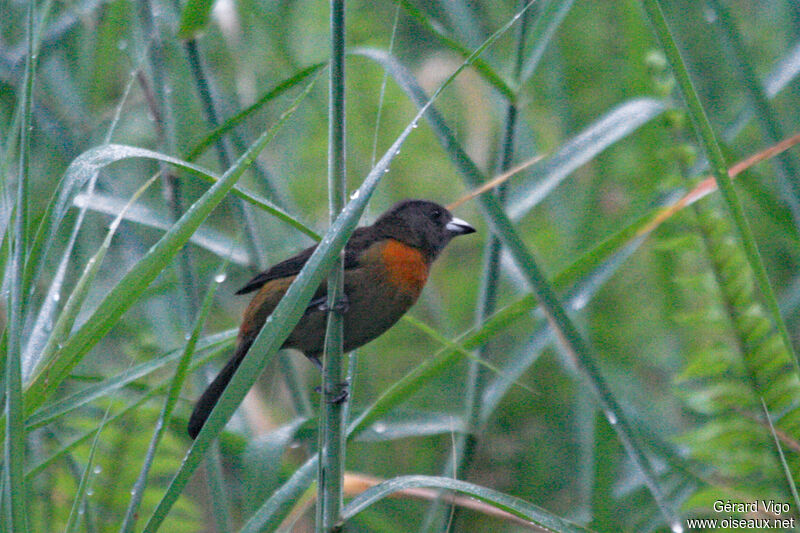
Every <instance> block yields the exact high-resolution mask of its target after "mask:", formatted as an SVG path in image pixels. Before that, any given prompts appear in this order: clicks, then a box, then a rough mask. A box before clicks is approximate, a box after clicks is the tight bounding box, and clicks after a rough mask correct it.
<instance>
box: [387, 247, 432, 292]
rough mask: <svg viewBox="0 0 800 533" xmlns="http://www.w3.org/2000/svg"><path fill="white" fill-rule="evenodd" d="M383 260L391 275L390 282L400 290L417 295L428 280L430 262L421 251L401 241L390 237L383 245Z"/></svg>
mask: <svg viewBox="0 0 800 533" xmlns="http://www.w3.org/2000/svg"><path fill="white" fill-rule="evenodd" d="M380 254H381V260H382V262H383V264H384V266H385V268H386V271H387V273H388V275H389V282H390V283H392V284H393V285H395V286H396V287H397V288H398V289H399V290H402V291H406V292H409V293H416V294H417V295H418V294H419V293H420V292H421V291H422V288H423V287H424V286H425V282H426V281H427V280H428V269H429V266H428V262H427V261H426V260H425V256H424V255H423V253H422V252H421V251H419V250H418V249H416V248H413V247H411V246H408V245H407V244H403V243H402V242H400V241H397V240H394V239H389V240H388V241H387V242H386V244H384V245H383V247H382V249H381V251H380Z"/></svg>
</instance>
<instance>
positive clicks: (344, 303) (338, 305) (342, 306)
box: [317, 294, 350, 314]
mask: <svg viewBox="0 0 800 533" xmlns="http://www.w3.org/2000/svg"><path fill="white" fill-rule="evenodd" d="M320 300H321V301H320V303H318V304H317V309H319V310H320V311H324V312H326V313H327V312H328V311H334V312H336V313H339V314H344V313H346V312H347V311H348V309H350V300H348V299H347V295H346V294H342V295H341V296H340V297H339V299H338V300H336V301H335V302H334V303H333V305H332V306H331V305H328V300H327V298H324V299H323V298H320Z"/></svg>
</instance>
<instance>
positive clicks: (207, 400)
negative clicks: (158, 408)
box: [188, 341, 252, 439]
mask: <svg viewBox="0 0 800 533" xmlns="http://www.w3.org/2000/svg"><path fill="white" fill-rule="evenodd" d="M251 344H252V341H250V342H246V341H242V342H240V343H239V345H238V346H237V347H236V351H235V352H234V353H233V357H231V358H230V359H229V360H228V362H227V363H225V366H224V367H223V368H222V370H220V372H219V374H217V377H215V378H214V381H212V382H211V384H210V385H209V386H208V388H207V389H206V390H205V392H203V395H202V396H200V399H199V400H197V404H196V405H195V406H194V411H192V416H191V417H190V418H189V428H188V429H189V436H190V437H192V438H193V439H194V438H197V434H198V433H200V430H201V429H203V425H204V424H205V423H206V420H207V419H208V415H210V414H211V410H212V409H214V406H215V405H217V401H218V400H219V397H220V396H222V391H224V390H225V387H227V386H228V383H230V381H231V378H232V377H233V375H234V374H235V373H236V369H237V368H239V364H240V363H241V362H242V360H243V359H244V356H245V355H246V354H247V350H249V349H250V345H251Z"/></svg>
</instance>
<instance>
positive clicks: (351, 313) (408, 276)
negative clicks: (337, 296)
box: [188, 200, 475, 439]
mask: <svg viewBox="0 0 800 533" xmlns="http://www.w3.org/2000/svg"><path fill="white" fill-rule="evenodd" d="M474 232H475V228H473V227H472V226H471V225H469V224H468V223H467V222H465V221H463V220H461V219H459V218H454V217H453V215H452V214H451V213H450V211H448V210H447V209H446V208H445V207H443V206H441V205H439V204H436V203H434V202H429V201H426V200H405V201H402V202H399V203H397V204H395V205H394V206H393V207H392V208H391V209H389V210H388V211H386V212H385V213H384V214H382V215H381V216H380V217H379V218H378V219H377V220H376V221H375V223H374V224H372V225H371V226H364V227H361V228H358V229H356V230H355V231H354V232H353V234H352V235H351V237H350V240H349V241H348V242H347V244H346V245H345V248H344V298H343V306H342V307H343V317H344V351H345V352H349V351H351V350H354V349H356V348H358V347H359V346H363V345H364V344H366V343H368V342H370V341H371V340H373V339H375V338H376V337H378V336H379V335H381V334H382V333H383V332H385V331H386V330H388V329H389V328H390V327H392V326H393V325H394V324H395V322H397V321H398V320H400V317H402V316H403V315H404V314H405V312H406V311H408V309H409V308H410V307H411V306H412V305H414V303H415V302H416V301H417V298H418V297H419V295H420V293H421V292H422V288H423V287H424V286H425V282H426V281H427V279H428V272H429V271H430V267H431V264H432V263H433V261H434V259H436V257H437V256H438V255H439V253H440V252H441V251H442V249H443V248H444V247H445V245H447V243H448V242H450V239H452V238H453V237H456V236H458V235H465V234H468V233H474ZM315 248H316V246H312V247H310V248H306V249H305V250H303V251H302V252H300V253H298V254H297V255H295V256H293V257H290V258H289V259H287V260H285V261H282V262H280V263H278V264H276V265H274V266H273V267H272V268H270V269H268V270H266V271H264V272H262V273H260V274H258V275H257V276H255V277H254V278H253V279H251V280H250V281H249V282H248V283H247V284H246V285H245V286H244V287H242V288H241V289H240V290H239V291H237V293H236V294H246V293H249V292H252V291H256V290H257V291H258V292H257V293H256V295H255V296H254V297H253V300H252V301H251V302H250V305H249V306H248V307H247V309H246V310H245V312H244V318H243V320H242V325H241V327H240V328H239V336H238V339H237V345H236V350H235V351H234V353H233V356H232V357H231V359H230V360H229V361H228V362H227V363H226V364H225V366H224V367H223V369H222V370H221V371H220V373H219V375H217V377H216V378H215V379H214V381H213V382H212V383H211V384H210V385H209V386H208V388H207V389H206V390H205V392H204V393H203V395H202V396H201V397H200V399H199V400H198V401H197V405H196V406H195V408H194V411H193V412H192V416H191V418H190V419H189V428H188V429H189V435H190V436H191V437H192V438H193V439H194V438H195V437H197V434H198V433H199V432H200V429H202V427H203V424H205V422H206V419H207V418H208V416H209V414H211V410H212V409H213V408H214V405H216V403H217V401H218V400H219V397H220V396H221V395H222V391H223V390H225V387H226V386H227V385H228V383H229V382H230V380H231V378H232V377H233V374H234V373H235V372H236V369H237V368H238V367H239V364H240V363H241V362H242V359H244V356H245V355H246V354H247V351H248V350H249V349H250V346H251V345H252V344H253V341H254V340H255V338H256V336H257V335H258V332H259V331H260V330H261V327H262V326H263V325H264V322H265V321H266V319H267V317H269V315H270V314H272V311H274V310H275V307H277V305H278V302H280V300H281V298H283V295H284V294H286V291H287V289H288V288H289V285H291V284H292V281H294V279H295V278H296V277H297V274H299V273H300V269H302V268H303V265H305V264H306V261H308V258H309V257H311V254H312V253H313V252H314V249H315ZM327 313H328V307H327V286H326V283H325V282H323V283H322V285H320V287H319V289H317V292H316V293H315V294H314V297H313V298H312V300H311V303H309V305H308V307H307V308H306V310H305V313H304V314H303V317H302V318H301V319H300V321H299V322H298V323H297V325H296V326H295V328H294V330H293V331H292V333H291V334H290V335H289V337H288V338H287V339H286V341H285V342H284V343H283V346H282V348H294V349H296V350H299V351H301V352H303V353H304V354H305V356H306V357H308V358H309V359H310V360H311V361H312V362H313V363H314V364H315V365H316V366H317V367H318V368H320V369H321V368H322V364H321V363H320V356H321V355H322V352H323V345H324V340H325V327H326V322H327Z"/></svg>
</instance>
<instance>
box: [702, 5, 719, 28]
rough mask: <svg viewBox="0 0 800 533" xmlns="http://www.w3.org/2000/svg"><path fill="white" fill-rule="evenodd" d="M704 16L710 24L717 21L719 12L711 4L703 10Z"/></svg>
mask: <svg viewBox="0 0 800 533" xmlns="http://www.w3.org/2000/svg"><path fill="white" fill-rule="evenodd" d="M703 18H704V19H706V22H708V23H709V24H713V23H715V22H716V21H717V12H716V11H714V9H713V8H712V7H711V6H706V8H705V9H704V10H703Z"/></svg>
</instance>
